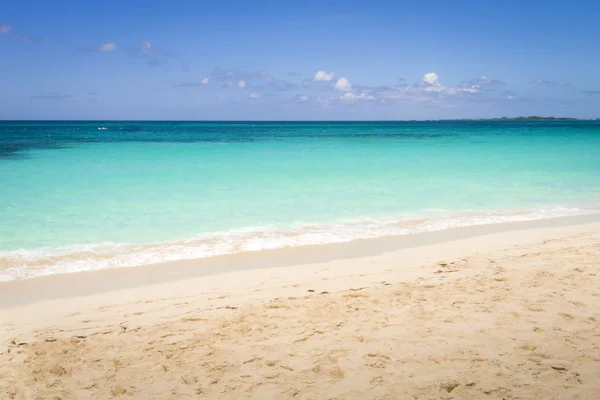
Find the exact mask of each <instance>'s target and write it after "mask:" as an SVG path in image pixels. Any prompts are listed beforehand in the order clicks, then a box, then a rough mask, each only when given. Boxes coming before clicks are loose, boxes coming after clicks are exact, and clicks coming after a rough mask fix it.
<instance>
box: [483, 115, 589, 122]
mask: <svg viewBox="0 0 600 400" xmlns="http://www.w3.org/2000/svg"><path fill="white" fill-rule="evenodd" d="M479 119H480V120H483V121H579V118H567V117H539V116H536V115H532V116H529V117H512V118H511V117H502V118H479Z"/></svg>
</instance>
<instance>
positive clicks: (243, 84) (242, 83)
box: [238, 81, 246, 89]
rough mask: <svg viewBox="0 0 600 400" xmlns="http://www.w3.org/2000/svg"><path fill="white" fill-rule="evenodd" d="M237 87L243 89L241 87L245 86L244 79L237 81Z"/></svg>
mask: <svg viewBox="0 0 600 400" xmlns="http://www.w3.org/2000/svg"><path fill="white" fill-rule="evenodd" d="M238 87H239V88H240V89H243V88H245V87H246V81H239V82H238Z"/></svg>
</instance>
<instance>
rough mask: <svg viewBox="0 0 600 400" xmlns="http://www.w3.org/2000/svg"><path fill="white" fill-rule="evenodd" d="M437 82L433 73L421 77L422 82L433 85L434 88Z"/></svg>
mask: <svg viewBox="0 0 600 400" xmlns="http://www.w3.org/2000/svg"><path fill="white" fill-rule="evenodd" d="M438 80H439V77H438V75H437V74H436V73H435V72H429V73H427V74H425V76H423V82H425V83H428V84H430V85H434V86H437V85H439V83H438Z"/></svg>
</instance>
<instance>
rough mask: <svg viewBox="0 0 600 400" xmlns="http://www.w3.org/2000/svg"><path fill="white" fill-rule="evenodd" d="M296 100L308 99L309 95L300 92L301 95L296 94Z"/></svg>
mask: <svg viewBox="0 0 600 400" xmlns="http://www.w3.org/2000/svg"><path fill="white" fill-rule="evenodd" d="M296 100H298V101H308V96H305V95H301V94H299V95H297V96H296Z"/></svg>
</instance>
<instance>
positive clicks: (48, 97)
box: [30, 92, 73, 101]
mask: <svg viewBox="0 0 600 400" xmlns="http://www.w3.org/2000/svg"><path fill="white" fill-rule="evenodd" d="M72 98H73V96H72V95H70V94H60V93H57V92H52V93H50V94H40V95H37V96H31V97H30V99H31V100H54V101H62V100H71V99H72Z"/></svg>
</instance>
